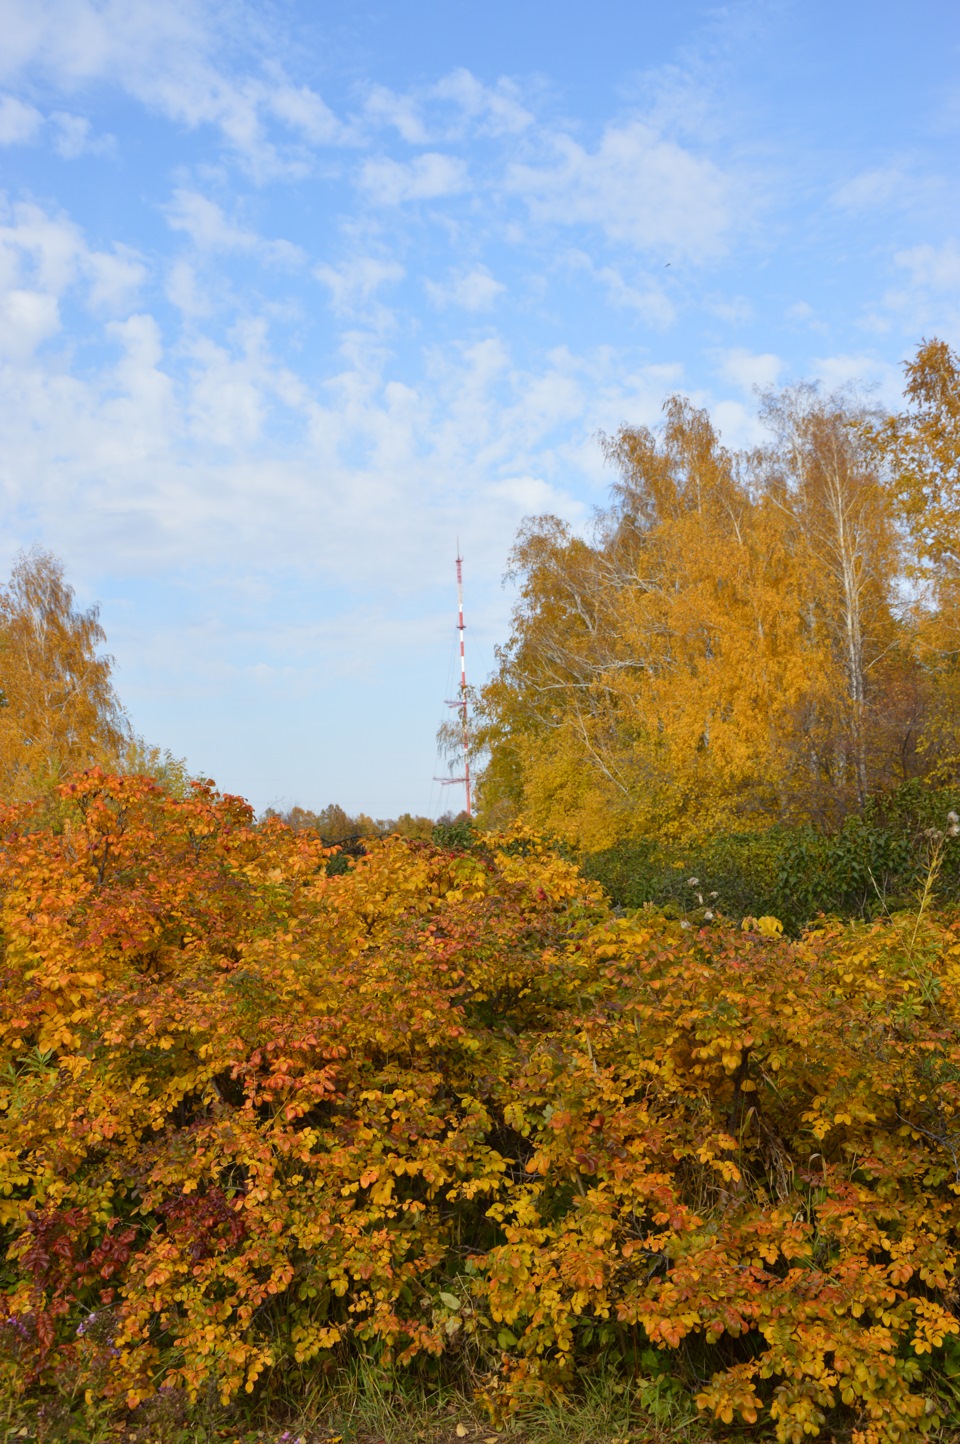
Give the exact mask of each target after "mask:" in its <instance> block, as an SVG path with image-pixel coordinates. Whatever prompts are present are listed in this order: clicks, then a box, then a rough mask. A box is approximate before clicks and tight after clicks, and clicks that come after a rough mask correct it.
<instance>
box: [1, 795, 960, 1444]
mask: <svg viewBox="0 0 960 1444" xmlns="http://www.w3.org/2000/svg"><path fill="white" fill-rule="evenodd" d="M62 796H63V801H64V808H63V812H62V816H61V821H60V823H58V825H57V827H56V828H52V827H49V826H46V825H42V824H41V822H40V820H39V818H38V816H37V815H34V814H32V813H31V811H30V810H29V808H21V809H13V810H9V811H7V812H6V814H5V815H4V818H3V832H2V837H3V844H2V845H3V858H2V915H0V924H2V937H3V955H2V963H0V1050H2V1052H0V1068H2V1073H0V1231H2V1241H3V1245H4V1254H5V1261H4V1262H3V1263H2V1265H0V1341H2V1342H0V1388H3V1389H5V1390H7V1391H20V1392H21V1393H22V1394H23V1395H24V1397H25V1398H28V1399H34V1400H37V1401H41V1400H43V1399H44V1398H45V1397H47V1396H49V1395H50V1394H51V1393H56V1394H58V1395H59V1397H60V1398H61V1399H71V1398H72V1399H74V1400H76V1401H77V1405H76V1407H77V1409H78V1410H80V1411H82V1410H83V1409H84V1408H89V1409H93V1408H96V1407H104V1406H109V1407H115V1408H116V1410H117V1411H118V1415H122V1414H123V1411H124V1410H128V1409H132V1410H136V1409H137V1408H138V1406H139V1405H140V1403H141V1401H144V1400H148V1399H149V1398H150V1397H151V1395H153V1394H154V1392H155V1391H156V1390H157V1389H158V1388H161V1387H163V1388H164V1389H166V1390H168V1391H173V1392H174V1393H178V1392H183V1393H185V1394H187V1395H189V1394H191V1393H196V1392H197V1391H200V1390H202V1389H204V1388H205V1387H206V1386H207V1385H208V1384H209V1383H210V1382H211V1381H213V1382H214V1383H215V1385H216V1387H217V1388H218V1389H219V1390H220V1391H221V1392H222V1394H223V1395H224V1396H230V1395H233V1394H235V1393H236V1392H238V1391H240V1392H243V1391H250V1392H254V1391H262V1390H269V1389H270V1388H271V1386H272V1381H274V1380H278V1379H281V1378H283V1377H286V1378H288V1379H289V1377H290V1375H291V1373H299V1374H300V1375H301V1376H302V1375H303V1374H306V1373H310V1372H314V1371H315V1372H318V1373H320V1372H322V1370H323V1369H324V1367H325V1366H326V1365H327V1364H329V1363H330V1362H331V1361H336V1360H343V1359H346V1358H350V1357H357V1356H361V1357H365V1358H367V1359H376V1360H379V1361H380V1362H381V1363H382V1364H383V1365H385V1366H388V1367H393V1368H398V1369H399V1368H407V1369H410V1370H412V1371H415V1372H416V1371H419V1372H420V1373H421V1374H426V1375H428V1376H429V1375H431V1374H433V1375H435V1374H436V1372H437V1371H438V1370H440V1369H445V1370H451V1371H459V1373H460V1374H461V1376H467V1377H468V1378H470V1379H471V1380H473V1381H474V1383H475V1385H476V1387H477V1388H478V1390H480V1391H481V1393H482V1395H483V1397H484V1398H485V1399H486V1400H487V1402H488V1404H489V1407H490V1409H491V1411H492V1412H493V1413H494V1414H495V1415H496V1414H497V1413H498V1412H500V1413H502V1412H503V1411H506V1410H509V1409H511V1408H513V1407H515V1406H517V1405H519V1404H522V1402H523V1401H524V1400H525V1399H529V1398H531V1397H536V1396H538V1395H542V1394H543V1393H544V1392H545V1391H556V1390H562V1389H565V1388H567V1389H569V1388H573V1387H575V1386H576V1380H577V1376H578V1373H581V1372H582V1371H583V1369H584V1368H590V1367H596V1366H598V1365H599V1363H600V1361H601V1360H602V1361H605V1362H607V1363H609V1362H610V1360H612V1359H616V1360H619V1361H620V1364H621V1365H622V1367H623V1368H624V1369H626V1370H630V1371H636V1370H638V1369H639V1370H644V1369H647V1370H649V1369H651V1368H653V1369H656V1370H659V1371H661V1372H663V1373H667V1374H672V1375H673V1376H674V1377H675V1378H676V1379H677V1380H678V1381H680V1382H681V1383H682V1384H683V1386H684V1387H686V1388H688V1389H690V1390H691V1392H693V1393H694V1394H695V1395H696V1397H697V1400H698V1403H699V1405H700V1406H701V1408H702V1409H703V1410H704V1411H705V1413H706V1415H707V1416H708V1417H710V1416H714V1417H715V1418H716V1419H717V1420H719V1421H721V1422H726V1423H731V1422H737V1423H738V1424H739V1426H740V1427H741V1428H747V1429H749V1428H751V1427H756V1428H761V1427H762V1426H764V1425H770V1424H772V1425H773V1427H774V1428H775V1431H776V1434H777V1437H778V1438H780V1439H783V1440H796V1441H798V1440H800V1439H802V1438H803V1437H804V1436H805V1435H810V1434H815V1433H817V1432H818V1431H828V1432H835V1431H837V1430H840V1429H844V1428H853V1429H854V1430H855V1431H856V1434H855V1437H856V1438H857V1439H858V1440H859V1441H861V1444H868V1441H881V1440H891V1441H892V1440H902V1439H906V1438H912V1437H919V1436H920V1435H922V1434H923V1433H924V1431H925V1430H926V1429H927V1428H928V1426H930V1425H932V1424H935V1423H936V1422H937V1420H938V1419H942V1418H946V1417H950V1416H951V1411H954V1412H955V1411H956V1400H955V1396H954V1393H953V1386H952V1382H951V1381H952V1380H953V1379H954V1378H955V1377H956V1376H957V1366H958V1362H960V1343H958V1322H957V1317H956V1308H955V1296H956V1284H955V1271H956V1262H957V1251H958V1226H960V1125H958V1121H957V1119H958V1109H960V1028H958V1025H960V921H957V920H956V919H955V918H954V917H937V916H934V915H932V913H931V912H930V910H929V909H927V910H926V911H925V912H924V913H922V914H919V913H913V914H910V915H899V916H894V917H886V918H884V919H883V920H880V921H875V922H873V923H857V924H852V925H846V926H843V925H840V924H836V925H833V924H831V925H828V926H824V927H821V928H820V929H818V930H816V931H813V932H810V933H808V934H807V935H805V936H804V937H803V938H802V939H801V940H799V941H796V942H790V941H788V940H786V939H783V938H781V937H778V936H776V934H777V928H778V925H777V923H776V922H775V920H772V919H769V918H765V919H762V920H761V924H760V925H759V928H758V930H755V931H744V930H743V929H742V928H734V927H731V926H727V925H721V924H718V923H713V924H710V925H705V926H697V927H691V926H690V925H689V919H684V920H683V922H679V921H676V920H673V919H670V918H668V917H664V916H662V915H659V914H657V913H655V912H651V911H645V912H644V911H641V912H637V913H635V914H633V915H631V916H625V917H618V916H615V915H614V914H612V913H611V910H610V908H609V906H608V904H607V903H606V902H605V901H604V899H603V897H602V895H601V893H600V890H599V889H598V888H597V887H596V886H595V885H594V884H591V883H589V882H587V881H586V880H584V878H583V877H582V875H581V874H580V873H579V872H578V871H577V869H576V868H575V867H574V866H573V865H572V864H569V863H567V862H565V861H563V860H562V859H560V858H558V857H557V856H556V855H555V854H552V853H551V852H549V851H547V850H546V849H544V848H542V847H541V846H540V845H539V844H537V843H536V842H535V841H534V840H532V839H530V838H526V837H524V836H522V835H519V834H514V835H510V836H505V837H501V838H493V837H488V838H486V839H482V840H480V841H479V842H478V843H477V844H476V845H474V846H473V847H472V848H471V849H470V850H469V851H462V850H446V851H445V850H442V849H439V848H437V847H436V846H434V845H432V844H430V843H426V842H416V841H412V842H411V841H404V840H401V839H397V838H394V839H389V840H386V841H383V842H379V843H374V844H373V845H372V846H371V849H370V851H369V852H368V854H367V855H366V856H365V857H363V858H361V859H359V860H358V861H357V862H356V863H355V865H353V866H352V867H351V868H350V870H349V871H348V872H347V873H345V874H340V875H330V874H329V873H328V871H327V868H326V865H325V864H326V861H327V853H326V852H325V850H324V849H323V847H322V846H321V845H320V843H319V841H318V840H317V839H316V837H315V836H314V835H313V834H311V833H310V832H309V831H308V832H299V833H298V832H294V831H292V830H291V829H289V828H285V827H283V826H282V825H280V824H278V823H276V822H273V823H269V824H267V825H265V826H261V827H257V826H255V825H254V824H253V822H252V819H251V814H250V812H249V810H248V809H247V808H246V807H245V806H244V804H242V803H241V802H240V801H238V800H237V799H234V798H229V797H220V796H218V795H217V794H215V793H214V792H212V791H211V790H209V789H203V788H195V789H194V792H193V795H192V796H191V797H190V798H189V799H188V800H178V799H175V798H171V797H169V796H167V795H165V794H164V793H163V792H162V791H161V790H160V789H159V788H158V787H157V786H156V785H154V784H152V783H150V782H149V781H147V780H144V779H140V780H137V779H130V778H124V779H109V778H105V777H103V776H102V774H99V773H96V772H94V773H90V774H86V775H85V776H83V777H81V778H80V779H78V780H77V781H76V782H74V783H73V784H71V785H70V786H68V787H65V788H64V789H63V793H62ZM684 924H686V926H684Z"/></svg>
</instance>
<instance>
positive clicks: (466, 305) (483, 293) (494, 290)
mask: <svg viewBox="0 0 960 1444" xmlns="http://www.w3.org/2000/svg"><path fill="white" fill-rule="evenodd" d="M424 285H425V288H426V292H427V295H428V296H429V297H430V300H431V301H432V302H433V304H434V305H435V306H440V307H446V306H459V307H461V308H462V309H463V310H464V311H489V310H490V308H491V306H492V305H493V304H494V302H495V301H496V299H497V297H498V296H500V295H502V293H503V292H504V291H505V290H506V289H507V288H506V286H505V285H504V284H503V282H502V281H498V280H497V279H496V278H495V277H494V276H491V274H490V272H489V271H488V270H487V268H486V266H474V267H473V269H472V270H470V271H464V272H462V273H461V274H459V275H453V276H451V277H450V279H449V280H447V281H426V282H425V283H424Z"/></svg>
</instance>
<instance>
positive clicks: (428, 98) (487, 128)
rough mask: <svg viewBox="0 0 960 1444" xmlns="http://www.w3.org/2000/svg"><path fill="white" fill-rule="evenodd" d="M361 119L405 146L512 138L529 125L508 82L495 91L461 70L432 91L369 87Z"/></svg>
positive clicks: (530, 118) (527, 113) (499, 83)
mask: <svg viewBox="0 0 960 1444" xmlns="http://www.w3.org/2000/svg"><path fill="white" fill-rule="evenodd" d="M451 112H452V113H451ZM364 117H365V119H366V120H367V121H368V122H372V124H373V125H377V126H388V127H390V128H392V129H393V130H395V131H396V132H397V134H398V135H399V136H400V137H401V139H402V140H405V141H406V142H407V144H408V145H429V144H430V143H431V142H433V143H436V142H437V141H438V140H445V141H451V140H455V139H461V138H463V137H465V136H468V135H481V136H507V135H517V134H519V133H520V132H521V131H524V130H526V129H527V128H528V127H529V126H531V125H532V124H533V120H534V118H533V115H532V114H531V112H530V111H529V110H528V109H527V108H526V107H525V106H524V105H523V104H522V102H521V100H520V91H519V88H518V86H517V85H515V84H514V82H513V81H510V80H506V79H501V80H499V81H497V83H496V85H484V84H483V82H482V81H480V80H478V79H477V78H476V76H475V75H473V74H471V72H470V71H469V70H466V69H464V68H463V67H460V68H458V69H456V70H452V71H451V72H450V73H449V74H448V75H445V76H443V77H442V78H441V79H440V80H438V81H437V82H436V83H435V84H433V85H427V86H418V87H415V88H414V89H412V90H408V91H403V92H399V91H395V90H390V89H389V88H388V87H387V86H385V85H372V86H371V87H370V89H369V90H368V92H367V96H366V100H365V103H364Z"/></svg>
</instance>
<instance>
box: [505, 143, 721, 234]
mask: <svg viewBox="0 0 960 1444" xmlns="http://www.w3.org/2000/svg"><path fill="white" fill-rule="evenodd" d="M551 149H552V152H553V154H552V155H551V157H550V158H549V159H547V160H545V161H541V162H538V163H534V164H528V163H523V164H519V163H518V164H514V165H511V166H510V167H509V169H508V171H507V176H506V186H507V189H508V190H509V191H511V192H513V193H514V194H516V195H519V196H521V197H522V198H523V199H524V200H525V201H526V203H527V205H528V206H529V208H530V212H531V214H532V215H533V216H534V217H535V218H536V219H537V220H539V221H548V222H551V223H552V224H554V225H561V226H569V225H588V226H591V227H595V228H597V229H599V230H601V231H602V232H604V233H605V234H606V236H607V237H608V238H609V239H610V240H611V241H614V242H616V243H617V244H619V245H624V246H627V247H629V248H630V249H633V250H636V251H639V252H643V253H650V252H653V253H655V254H656V255H657V256H658V257H659V256H662V257H663V258H665V259H666V260H669V259H670V258H671V257H678V256H682V257H689V258H690V259H692V260H695V261H702V260H705V259H706V258H708V257H710V256H716V255H717V254H718V253H720V252H721V251H722V250H723V248H724V246H725V245H726V244H727V241H728V239H729V235H730V233H731V231H732V228H733V220H734V213H733V207H734V199H735V187H734V183H733V180H732V178H731V177H730V176H728V175H726V174H725V173H724V171H723V170H721V168H720V167H719V166H718V165H717V164H716V163H715V162H714V161H713V160H711V159H710V158H709V157H707V156H703V155H698V154H695V153H694V152H693V151H692V150H689V149H687V148H685V147H684V146H682V145H680V144H678V143H677V142H676V141H675V140H672V139H670V138H668V137H665V136H663V135H661V134H659V133H658V132H657V131H656V130H654V129H653V128H652V127H651V126H649V125H647V124H646V123H644V122H643V121H633V122H629V123H627V124H625V125H611V126H608V127H607V129H606V130H605V131H604V133H603V136H602V138H601V140H600V143H599V145H598V146H597V147H596V149H595V150H592V151H591V150H588V149H587V148H586V147H584V146H582V145H581V144H580V143H579V142H578V141H576V140H574V139H573V138H572V137H571V136H569V135H556V136H555V137H554V138H553V140H552V145H551Z"/></svg>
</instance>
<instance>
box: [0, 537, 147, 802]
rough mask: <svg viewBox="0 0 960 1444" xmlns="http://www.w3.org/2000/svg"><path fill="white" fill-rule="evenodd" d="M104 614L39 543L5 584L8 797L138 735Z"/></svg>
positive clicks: (42, 787) (108, 760)
mask: <svg viewBox="0 0 960 1444" xmlns="http://www.w3.org/2000/svg"><path fill="white" fill-rule="evenodd" d="M105 640H106V638H105V635H104V632H103V628H102V627H101V626H100V621H99V616H98V611H97V608H96V607H91V608H89V609H87V610H86V611H82V610H80V609H79V608H78V607H77V606H76V605H75V602H74V594H73V589H72V588H71V587H70V586H69V584H68V583H67V581H66V580H65V578H64V572H63V565H62V563H61V562H60V561H59V560H58V558H57V557H55V556H54V555H53V554H52V553H50V552H47V551H42V550H39V549H34V550H33V551H30V552H26V553H21V555H20V556H19V557H18V558H17V560H16V562H15V564H14V567H13V571H12V573H11V576H10V580H9V582H8V583H7V584H6V586H4V587H2V588H0V693H2V697H0V700H2V706H0V797H2V799H3V800H5V801H21V800H24V799H27V798H30V797H35V796H37V795H39V794H42V793H44V792H47V791H49V789H51V788H52V787H53V786H55V785H56V784H57V783H58V782H59V781H61V779H62V777H63V776H64V775H65V774H66V773H67V772H70V771H75V770H76V769H78V768H84V767H90V766H93V765H95V764H97V763H100V764H104V765H110V764H113V765H116V763H117V761H118V759H120V758H121V757H122V756H123V754H124V752H125V750H126V749H127V747H128V745H129V742H130V731H129V726H128V724H127V721H126V718H125V716H124V714H123V711H122V709H121V707H120V703H119V701H118V700H117V696H116V693H115V692H114V690H113V685H112V682H111V676H110V672H111V658H110V657H108V656H105V655H104V654H103V653H102V652H101V651H100V650H99V649H100V647H102V645H103V643H104V642H105Z"/></svg>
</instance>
